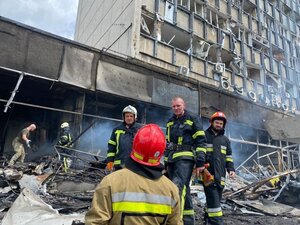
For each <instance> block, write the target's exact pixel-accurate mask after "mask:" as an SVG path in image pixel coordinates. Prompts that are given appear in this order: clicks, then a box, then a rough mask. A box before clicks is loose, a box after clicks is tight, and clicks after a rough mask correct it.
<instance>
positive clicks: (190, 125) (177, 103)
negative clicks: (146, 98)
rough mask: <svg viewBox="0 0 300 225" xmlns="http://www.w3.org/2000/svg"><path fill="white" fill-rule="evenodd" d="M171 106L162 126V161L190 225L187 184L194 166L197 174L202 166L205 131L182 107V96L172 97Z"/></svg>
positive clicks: (190, 208) (190, 213)
mask: <svg viewBox="0 0 300 225" xmlns="http://www.w3.org/2000/svg"><path fill="white" fill-rule="evenodd" d="M172 109H173V112H174V114H173V116H172V117H171V118H170V119H169V121H168V123H167V129H166V136H167V149H166V152H165V165H166V168H167V172H168V177H169V178H170V179H171V180H172V181H173V182H174V183H175V184H176V185H177V187H178V189H179V195H180V197H181V199H182V212H181V213H182V216H183V222H184V224H185V225H190V224H192V225H193V224H194V223H195V216H194V210H193V204H192V198H191V195H190V187H189V184H190V179H191V176H192V172H193V170H194V167H196V174H197V175H200V173H201V172H202V171H203V169H204V162H205V153H206V148H205V133H204V131H203V129H202V124H201V122H200V118H199V117H197V116H194V115H191V114H190V113H189V112H188V111H187V110H185V103H184V100H183V99H182V98H180V97H175V98H173V99H172ZM195 161H196V166H195Z"/></svg>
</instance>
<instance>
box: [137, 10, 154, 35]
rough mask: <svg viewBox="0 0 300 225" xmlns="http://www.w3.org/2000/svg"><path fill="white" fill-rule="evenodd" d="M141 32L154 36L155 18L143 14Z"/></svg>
mask: <svg viewBox="0 0 300 225" xmlns="http://www.w3.org/2000/svg"><path fill="white" fill-rule="evenodd" d="M140 24H141V33H142V34H146V35H149V36H150V35H151V36H153V31H154V18H151V17H150V16H147V15H145V14H143V15H142V16H141V23H140Z"/></svg>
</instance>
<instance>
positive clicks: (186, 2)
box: [177, 0, 190, 9]
mask: <svg viewBox="0 0 300 225" xmlns="http://www.w3.org/2000/svg"><path fill="white" fill-rule="evenodd" d="M177 5H178V6H182V7H184V8H186V9H190V0H177Z"/></svg>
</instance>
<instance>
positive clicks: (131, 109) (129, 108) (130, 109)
mask: <svg viewBox="0 0 300 225" xmlns="http://www.w3.org/2000/svg"><path fill="white" fill-rule="evenodd" d="M124 113H132V114H134V118H135V119H136V118H137V110H136V108H134V107H133V106H132V105H128V106H126V107H125V108H124V109H123V111H122V115H123V118H124Z"/></svg>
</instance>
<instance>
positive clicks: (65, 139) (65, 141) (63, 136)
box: [57, 130, 72, 147]
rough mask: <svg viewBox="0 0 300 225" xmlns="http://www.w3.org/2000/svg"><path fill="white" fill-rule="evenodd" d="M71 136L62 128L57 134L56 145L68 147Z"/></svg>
mask: <svg viewBox="0 0 300 225" xmlns="http://www.w3.org/2000/svg"><path fill="white" fill-rule="evenodd" d="M71 142H72V137H71V134H70V131H69V130H63V131H62V132H61V133H60V135H59V140H58V143H57V144H58V145H59V146H63V147H70V143H71Z"/></svg>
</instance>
